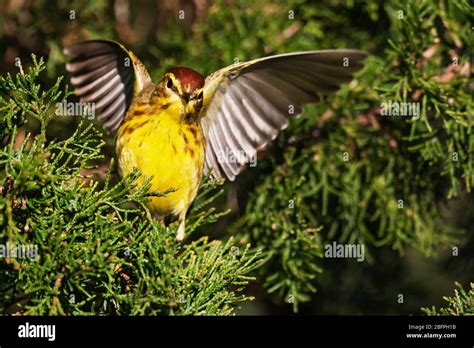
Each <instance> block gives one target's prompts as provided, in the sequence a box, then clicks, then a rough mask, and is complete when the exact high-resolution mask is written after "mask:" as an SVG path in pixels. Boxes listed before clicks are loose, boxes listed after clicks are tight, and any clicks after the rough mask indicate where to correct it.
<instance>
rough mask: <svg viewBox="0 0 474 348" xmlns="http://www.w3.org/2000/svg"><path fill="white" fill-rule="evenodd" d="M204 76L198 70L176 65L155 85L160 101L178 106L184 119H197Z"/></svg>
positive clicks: (202, 97) (200, 106) (201, 100)
mask: <svg viewBox="0 0 474 348" xmlns="http://www.w3.org/2000/svg"><path fill="white" fill-rule="evenodd" d="M203 88H204V77H203V76H202V75H201V74H199V73H198V72H196V71H194V70H192V69H189V68H182V67H177V68H173V69H171V70H170V71H168V72H167V73H166V74H165V76H164V77H163V79H162V80H161V81H160V83H159V84H158V85H157V88H156V93H158V94H159V95H160V97H161V98H163V99H162V102H164V103H168V104H173V105H175V106H178V110H179V113H180V115H181V116H184V118H185V119H188V120H189V119H194V120H195V119H197V118H198V117H199V112H200V111H201V108H202V103H203V99H204V96H203V93H204V92H203Z"/></svg>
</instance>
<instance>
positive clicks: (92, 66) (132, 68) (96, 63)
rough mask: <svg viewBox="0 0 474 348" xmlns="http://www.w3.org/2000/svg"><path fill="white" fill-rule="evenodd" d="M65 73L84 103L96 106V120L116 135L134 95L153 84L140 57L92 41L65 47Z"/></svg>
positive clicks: (104, 42)
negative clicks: (67, 58)
mask: <svg viewBox="0 0 474 348" xmlns="http://www.w3.org/2000/svg"><path fill="white" fill-rule="evenodd" d="M64 53H65V54H66V55H68V56H69V57H70V58H71V61H70V62H69V63H67V64H66V70H68V71H69V72H71V73H72V78H71V84H72V85H73V86H74V87H75V93H76V94H77V95H78V96H79V97H80V101H81V102H86V103H94V104H93V105H94V106H95V112H96V113H97V114H98V116H97V119H98V120H99V121H100V122H102V123H103V126H104V128H105V129H106V130H108V131H109V132H111V133H115V132H116V131H117V129H118V127H119V125H120V123H121V122H122V119H123V117H124V116H125V113H126V112H127V109H128V107H129V106H130V104H131V102H132V99H133V97H134V96H136V95H138V94H139V93H140V91H141V90H143V88H144V87H146V86H147V85H148V84H150V83H151V79H150V76H149V75H148V72H147V71H146V69H145V67H144V66H143V64H142V63H141V62H140V61H139V60H138V58H137V57H136V56H135V55H134V54H133V53H132V52H130V51H128V50H127V49H126V48H125V47H123V46H122V45H120V44H118V43H116V42H113V41H107V40H91V41H84V42H81V43H78V44H76V45H73V46H70V47H66V48H65V49H64Z"/></svg>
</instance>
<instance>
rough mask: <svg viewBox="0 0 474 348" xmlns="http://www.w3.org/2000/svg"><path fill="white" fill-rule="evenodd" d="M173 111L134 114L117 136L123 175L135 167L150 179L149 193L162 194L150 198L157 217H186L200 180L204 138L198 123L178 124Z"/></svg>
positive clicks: (125, 122)
mask: <svg viewBox="0 0 474 348" xmlns="http://www.w3.org/2000/svg"><path fill="white" fill-rule="evenodd" d="M172 111H173V110H170V109H167V110H160V111H159V113H157V114H147V113H143V112H137V111H135V115H133V117H131V118H126V119H125V120H124V122H123V123H122V125H121V126H120V129H119V131H118V133H117V138H116V153H117V158H118V164H119V168H120V171H121V173H122V175H127V174H129V173H130V172H131V171H132V170H133V168H134V167H137V168H138V169H139V170H140V172H141V174H142V176H141V177H140V179H139V183H140V184H141V183H143V181H144V176H145V177H153V179H152V181H151V187H150V191H159V192H165V191H166V190H169V189H173V190H175V191H174V192H170V193H168V194H167V195H166V197H152V198H151V202H149V203H148V206H149V208H150V209H151V210H152V211H153V212H156V213H158V214H163V215H168V214H173V215H180V214H181V215H182V214H185V213H186V211H187V209H188V208H189V206H190V205H191V203H192V201H193V200H194V198H195V196H196V193H197V190H198V188H199V184H200V181H201V178H202V171H203V164H204V156H205V152H204V137H203V134H202V130H201V127H200V124H199V122H196V123H180V122H177V120H176V118H174V117H171V115H170V112H172Z"/></svg>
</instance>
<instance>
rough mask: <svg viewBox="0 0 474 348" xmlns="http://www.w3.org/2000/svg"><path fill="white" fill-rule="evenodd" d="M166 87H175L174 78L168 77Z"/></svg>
mask: <svg viewBox="0 0 474 348" xmlns="http://www.w3.org/2000/svg"><path fill="white" fill-rule="evenodd" d="M166 87H168V88H170V89H171V88H173V80H171V79H168V81H166Z"/></svg>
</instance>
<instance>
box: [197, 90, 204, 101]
mask: <svg viewBox="0 0 474 348" xmlns="http://www.w3.org/2000/svg"><path fill="white" fill-rule="evenodd" d="M202 96H203V94H202V91H201V93H199V94H198V100H202Z"/></svg>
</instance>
